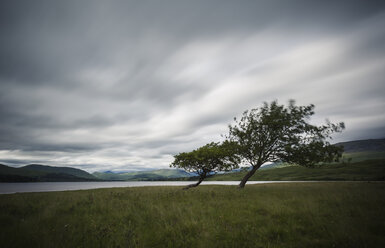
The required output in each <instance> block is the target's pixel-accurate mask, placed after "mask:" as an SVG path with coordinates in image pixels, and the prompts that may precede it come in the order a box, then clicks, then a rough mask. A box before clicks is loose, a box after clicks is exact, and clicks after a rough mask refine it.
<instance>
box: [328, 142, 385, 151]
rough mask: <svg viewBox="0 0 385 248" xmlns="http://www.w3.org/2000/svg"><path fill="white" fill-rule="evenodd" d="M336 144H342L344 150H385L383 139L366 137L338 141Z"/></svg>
mask: <svg viewBox="0 0 385 248" xmlns="http://www.w3.org/2000/svg"><path fill="white" fill-rule="evenodd" d="M335 145H336V146H343V147H344V152H346V153H354V152H385V139H367V140H354V141H348V142H340V143H337V144H335Z"/></svg>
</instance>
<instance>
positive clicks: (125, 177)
mask: <svg viewBox="0 0 385 248" xmlns="http://www.w3.org/2000/svg"><path fill="white" fill-rule="evenodd" d="M93 175H94V176H95V177H97V178H100V179H103V180H119V181H153V180H169V179H172V178H180V177H190V176H191V175H190V174H189V173H187V172H185V171H184V170H178V169H160V170H153V171H137V172H119V173H114V172H111V171H106V172H94V173H93Z"/></svg>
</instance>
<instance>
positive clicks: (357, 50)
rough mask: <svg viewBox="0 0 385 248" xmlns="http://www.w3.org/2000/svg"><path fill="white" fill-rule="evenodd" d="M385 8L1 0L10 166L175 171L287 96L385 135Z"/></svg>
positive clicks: (353, 127) (2, 112)
mask: <svg viewBox="0 0 385 248" xmlns="http://www.w3.org/2000/svg"><path fill="white" fill-rule="evenodd" d="M384 80H385V1H369V0H358V1H355V0H349V1H337V0H333V1H319V0H316V1H311V0H282V1H273V0H266V1H259V0H250V1H246V0H239V1H230V0H229V1H226V0H218V1H210V0H191V1H183V0H175V1H168V0H162V1H157V0H154V1H146V0H138V1H128V0H126V1H123V0H122V1H111V0H105V1H94V0H92V1H81V0H74V1H69V0H66V1H59V0H57V1H54V0H47V1H40V0H35V1H29V0H25V1H20V0H10V1H4V0H2V1H1V5H0V162H2V163H5V164H8V165H14V166H19V165H22V164H28V163H42V164H49V165H53V166H73V167H77V168H81V169H85V170H87V171H89V172H93V171H104V170H115V171H122V170H142V169H150V168H167V167H168V165H169V164H170V162H172V155H175V154H177V153H179V152H182V151H190V150H192V149H195V148H197V147H199V146H202V145H204V144H206V143H208V142H210V141H219V140H221V134H226V133H227V131H228V128H227V125H228V124H230V123H232V120H233V117H234V116H239V115H240V114H241V113H242V112H243V111H244V110H246V109H250V108H255V107H259V106H260V105H261V104H262V102H263V101H272V100H275V99H277V100H278V101H279V102H280V103H287V101H288V100H289V99H295V100H296V101H297V104H299V105H305V104H310V103H313V104H315V105H316V109H315V111H316V114H315V116H314V118H313V119H312V122H313V123H318V124H321V123H323V122H324V120H325V119H326V118H329V119H330V120H331V121H332V122H339V121H344V122H345V124H346V130H345V132H343V133H342V134H339V135H336V136H335V139H334V141H333V142H338V141H349V140H355V139H367V138H383V137H385V97H384V95H385V81H384Z"/></svg>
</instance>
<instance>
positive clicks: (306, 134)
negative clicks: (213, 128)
mask: <svg viewBox="0 0 385 248" xmlns="http://www.w3.org/2000/svg"><path fill="white" fill-rule="evenodd" d="M313 114H314V105H313V104H310V105H308V106H296V105H295V101H294V100H290V101H289V104H288V105H287V106H284V105H279V104H278V102H277V101H273V102H271V103H266V102H265V103H264V104H263V106H262V107H260V108H258V109H252V110H250V111H245V112H244V113H243V115H242V117H241V119H239V120H237V119H236V118H234V121H235V124H234V125H229V135H228V136H227V138H228V139H229V141H231V142H235V143H236V144H237V149H236V154H237V155H239V156H240V157H241V159H242V162H244V163H248V164H250V166H251V170H250V171H248V172H247V174H246V175H245V176H244V178H243V179H242V181H241V182H240V184H239V187H240V188H243V187H245V184H246V182H247V181H248V180H249V178H250V177H251V176H252V175H254V173H255V172H256V171H257V170H258V169H259V168H260V167H261V166H262V165H263V164H264V163H266V162H278V161H282V162H288V163H294V164H298V165H301V166H305V167H313V166H314V165H317V164H320V163H321V162H332V161H338V159H339V158H340V157H341V154H342V152H343V148H342V147H336V146H333V145H331V144H330V143H329V141H328V140H329V139H331V134H332V133H334V132H341V131H342V130H343V129H344V128H345V126H344V123H343V122H341V123H338V124H333V123H330V122H329V121H326V124H324V125H320V126H317V125H312V124H310V123H309V119H310V116H312V115H313Z"/></svg>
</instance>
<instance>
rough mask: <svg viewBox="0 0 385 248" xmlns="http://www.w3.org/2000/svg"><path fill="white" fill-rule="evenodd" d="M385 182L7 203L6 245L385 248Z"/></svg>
mask: <svg viewBox="0 0 385 248" xmlns="http://www.w3.org/2000/svg"><path fill="white" fill-rule="evenodd" d="M384 207H385V183H384V182H375V183H366V182H322V183H290V184H287V183H279V184H264V185H263V184H262V185H247V186H246V188H245V189H243V190H239V189H238V188H237V187H236V186H200V187H198V188H194V189H190V190H188V191H186V190H181V187H142V188H116V189H97V190H82V191H70V192H47V193H22V194H11V195H0V246H1V247H221V248H222V247H385V212H384Z"/></svg>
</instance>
